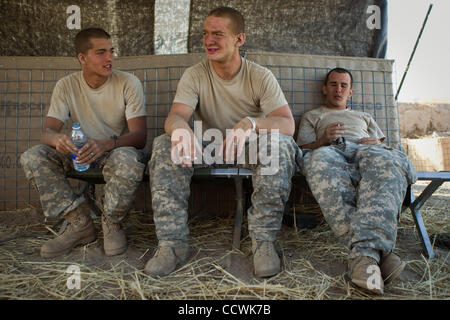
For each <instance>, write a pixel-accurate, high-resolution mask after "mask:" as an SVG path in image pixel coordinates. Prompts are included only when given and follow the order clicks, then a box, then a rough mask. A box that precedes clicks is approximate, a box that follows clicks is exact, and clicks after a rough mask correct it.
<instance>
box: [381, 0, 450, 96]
mask: <svg viewBox="0 0 450 320" xmlns="http://www.w3.org/2000/svg"><path fill="white" fill-rule="evenodd" d="M430 3H433V9H432V10H431V13H430V16H429V17H428V22H427V24H426V26H425V29H424V31H423V34H422V37H421V39H420V42H419V45H418V47H417V50H416V53H415V55H414V58H413V60H412V62H411V65H410V67H409V71H408V73H407V75H406V78H405V81H404V83H403V86H402V88H401V91H400V95H399V98H398V101H399V102H417V101H422V102H450V86H449V82H448V81H447V79H446V78H447V77H448V76H449V74H450V17H449V16H450V1H449V0H434V1H431V0H428V1H427V0H390V1H388V50H387V56H386V58H387V59H394V60H395V61H396V63H395V71H396V76H395V77H394V80H395V81H396V83H397V87H398V86H399V85H400V81H401V79H402V76H403V73H404V71H405V67H406V64H407V63H408V60H409V57H410V55H411V53H412V50H413V48H414V44H415V42H416V39H417V36H418V35H419V32H420V29H421V28H422V24H423V21H424V19H425V16H426V13H427V11H428V7H429V5H430ZM395 78H396V79H395Z"/></svg>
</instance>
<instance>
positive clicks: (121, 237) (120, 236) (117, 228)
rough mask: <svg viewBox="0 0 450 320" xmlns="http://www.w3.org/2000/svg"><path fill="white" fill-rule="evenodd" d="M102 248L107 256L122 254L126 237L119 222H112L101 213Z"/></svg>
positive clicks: (125, 244) (125, 247) (125, 248)
mask: <svg viewBox="0 0 450 320" xmlns="http://www.w3.org/2000/svg"><path fill="white" fill-rule="evenodd" d="M102 230H103V248H104V249H105V254H106V255H107V256H115V255H118V254H122V253H124V252H125V251H126V250H127V237H126V236H125V232H124V231H123V230H122V227H121V225H120V223H115V222H112V221H111V220H110V219H108V218H107V217H106V216H105V214H103V215H102Z"/></svg>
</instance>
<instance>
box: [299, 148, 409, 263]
mask: <svg viewBox="0 0 450 320" xmlns="http://www.w3.org/2000/svg"><path fill="white" fill-rule="evenodd" d="M302 171H303V172H302V173H303V175H305V177H306V180H307V182H308V184H309V187H310V189H311V191H312V194H313V195H314V197H315V198H316V200H317V202H318V203H319V205H320V208H321V210H322V213H323V215H324V217H325V220H326V221H327V222H328V224H329V225H330V227H331V229H332V230H333V232H334V233H335V234H336V235H337V236H338V238H339V239H340V240H341V241H342V243H343V244H344V245H346V246H347V247H348V249H349V259H353V258H356V257H357V256H361V255H363V256H369V257H372V258H374V259H376V260H377V261H379V260H380V253H381V252H385V253H389V252H391V251H392V250H393V248H394V246H395V242H396V237H397V223H398V219H399V215H400V212H401V207H402V203H403V199H404V197H405V194H406V188H407V186H408V184H411V183H414V182H415V181H416V180H417V173H416V170H415V168H414V166H413V165H412V163H411V161H410V160H409V159H408V157H407V156H406V155H405V154H404V153H402V152H400V151H398V150H395V149H392V148H390V147H388V146H386V145H383V144H380V145H376V146H369V145H360V144H355V143H352V142H346V143H344V144H343V145H331V146H327V147H321V148H319V149H316V150H313V151H307V150H305V154H304V156H303V166H302Z"/></svg>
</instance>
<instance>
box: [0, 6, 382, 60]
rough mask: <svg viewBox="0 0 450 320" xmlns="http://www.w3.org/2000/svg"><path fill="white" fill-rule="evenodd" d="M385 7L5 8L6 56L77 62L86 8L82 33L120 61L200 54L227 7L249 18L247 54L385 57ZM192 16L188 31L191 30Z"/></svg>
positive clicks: (1, 30)
mask: <svg viewBox="0 0 450 320" xmlns="http://www.w3.org/2000/svg"><path fill="white" fill-rule="evenodd" d="M386 3H387V0H358V1H352V0H316V1H311V0H252V1H250V0H229V1H219V0H190V1H189V0H182V1H175V0H171V1H168V0H97V1H88V0H78V1H76V2H72V1H69V0H58V1H46V0H0V20H1V21H2V22H3V23H2V24H1V25H0V36H1V38H2V41H3V42H2V46H1V47H0V56H73V51H74V49H73V38H74V36H75V34H76V33H77V32H78V31H79V30H78V29H72V30H70V29H69V28H68V27H67V20H68V19H70V17H71V15H72V14H71V12H70V11H69V13H67V9H68V7H69V6H71V5H77V6H78V7H79V8H80V17H81V19H80V21H81V28H87V27H92V26H98V27H102V28H104V29H105V30H107V31H108V32H109V33H110V34H111V35H112V38H113V45H114V47H115V48H116V51H117V53H118V55H119V56H140V55H149V54H161V53H187V52H189V53H194V52H202V51H203V47H202V41H201V29H202V24H203V21H204V19H205V16H206V15H207V14H208V12H209V11H210V10H211V9H213V8H215V7H218V6H223V5H227V6H231V7H234V8H236V9H238V10H240V11H241V12H242V13H243V14H244V17H245V19H246V25H247V28H246V33H247V43H246V46H245V49H246V50H248V51H249V52H281V53H301V54H319V55H334V56H359V57H375V56H376V57H383V55H382V54H381V55H380V54H379V53H378V52H379V50H378V49H379V48H380V47H383V46H380V42H381V43H383V41H385V36H386V34H385V30H386V23H385V21H386V19H387V15H386V10H385V5H386ZM373 4H376V5H379V7H380V8H381V19H380V20H382V21H381V26H382V28H381V29H379V30H377V29H373V30H370V29H369V28H368V27H367V24H366V23H367V21H368V20H370V19H371V16H372V13H371V11H369V13H368V11H367V9H368V7H369V6H370V5H373ZM186 15H189V17H188V18H189V26H185V24H187V20H188V19H187V17H186ZM5 22H6V23H5ZM187 29H188V30H187ZM380 35H381V36H380ZM380 40H381V41H380ZM186 43H187V46H186ZM186 47H187V49H186ZM180 48H182V50H181V51H180V50H179V49H180ZM384 48H385V42H384Z"/></svg>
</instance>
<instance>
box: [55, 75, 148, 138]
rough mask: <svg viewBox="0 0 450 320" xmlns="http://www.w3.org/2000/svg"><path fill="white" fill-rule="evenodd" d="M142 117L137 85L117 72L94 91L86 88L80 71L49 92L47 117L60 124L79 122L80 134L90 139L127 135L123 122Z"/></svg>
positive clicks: (141, 101) (134, 81)
mask: <svg viewBox="0 0 450 320" xmlns="http://www.w3.org/2000/svg"><path fill="white" fill-rule="evenodd" d="M145 115H146V111H145V103H144V92H143V90H142V84H141V82H140V81H139V79H138V78H137V77H136V76H134V75H132V74H130V73H127V72H123V71H119V70H113V72H112V74H111V76H110V77H109V78H108V80H106V82H105V83H104V84H103V85H102V86H101V87H100V88H98V89H92V88H91V87H89V86H88V84H87V83H86V80H85V79H84V77H83V75H82V72H81V71H79V72H75V73H72V74H69V75H67V76H65V77H64V78H61V79H60V80H59V81H58V82H57V83H56V86H55V89H54V90H53V94H52V98H51V101H50V109H49V111H48V114H47V116H48V117H53V118H56V119H58V120H60V121H62V122H66V121H67V120H69V119H72V120H73V121H74V122H80V123H81V129H82V130H83V132H84V134H85V135H86V136H87V137H88V138H91V139H106V138H109V137H111V136H113V135H117V136H120V135H122V134H123V133H125V132H127V131H128V125H127V120H130V119H133V118H136V117H140V116H145Z"/></svg>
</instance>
